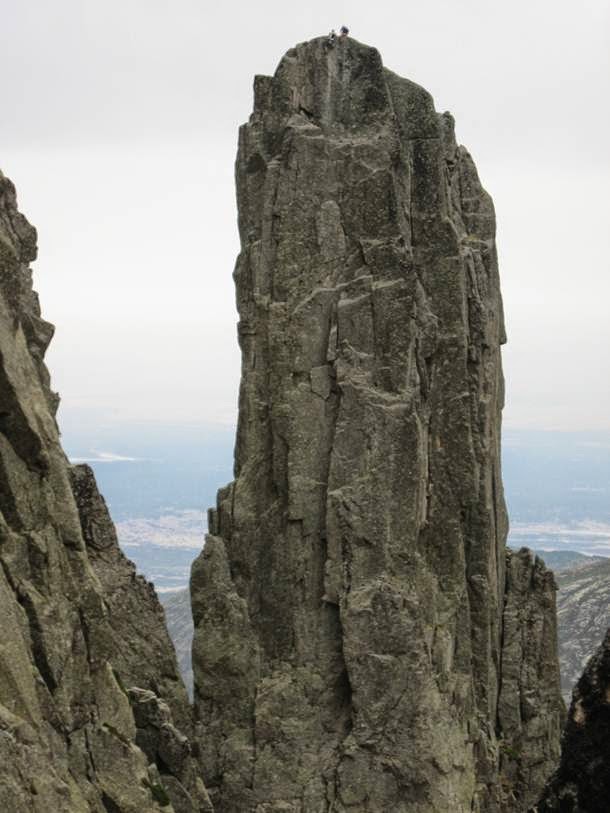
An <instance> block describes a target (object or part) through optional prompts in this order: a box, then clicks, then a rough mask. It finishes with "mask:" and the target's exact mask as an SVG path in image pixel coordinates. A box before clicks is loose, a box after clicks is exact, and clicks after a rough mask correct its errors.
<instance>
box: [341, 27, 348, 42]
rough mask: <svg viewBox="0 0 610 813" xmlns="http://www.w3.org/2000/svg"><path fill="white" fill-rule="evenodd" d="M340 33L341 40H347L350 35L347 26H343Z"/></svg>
mask: <svg viewBox="0 0 610 813" xmlns="http://www.w3.org/2000/svg"><path fill="white" fill-rule="evenodd" d="M339 31H340V33H341V39H345V38H346V37H347V35H348V34H349V28H348V27H347V26H346V25H342V26H341V28H340V29H339Z"/></svg>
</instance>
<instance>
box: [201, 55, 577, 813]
mask: <svg viewBox="0 0 610 813" xmlns="http://www.w3.org/2000/svg"><path fill="white" fill-rule="evenodd" d="M236 172H237V190H238V206H239V227H240V234H241V244H242V250H241V253H240V255H239V258H238V261H237V266H236V269H235V282H236V287H237V303H238V308H239V314H240V323H239V341H240V345H241V348H242V380H241V390H240V403H239V426H238V434H237V442H236V450H235V481H234V482H233V483H232V484H231V485H229V486H228V487H227V488H225V489H223V490H221V491H220V492H219V495H218V504H217V508H216V509H215V510H213V511H211V512H210V522H209V527H210V535H209V537H208V540H207V543H206V546H205V549H204V552H203V553H202V555H201V556H200V558H199V559H198V560H197V561H196V563H195V565H194V567H193V571H192V578H191V594H192V604H193V615H194V621H195V640H194V655H193V663H194V673H195V701H196V706H197V710H198V714H199V717H200V719H201V721H202V723H203V725H204V726H205V729H206V732H207V737H206V742H205V750H204V753H205V759H204V765H205V771H206V773H205V780H206V784H207V785H208V787H209V789H210V793H211V795H213V801H214V803H215V806H216V809H217V810H218V811H237V810H239V811H259V813H262V812H263V811H307V813H310V811H311V812H312V813H313V811H316V813H317V812H318V811H331V810H332V811H348V810H349V811H394V812H395V813H399V812H400V811H409V813H424V811H425V812H426V813H428V812H430V811H455V813H459V812H460V811H496V810H500V809H509V810H521V809H525V808H526V806H527V804H528V803H529V800H530V799H535V798H536V793H537V792H538V788H536V787H531V786H530V787H526V785H525V784H524V780H527V781H528V782H529V781H535V782H536V783H538V782H539V781H540V777H541V776H544V774H545V772H546V774H548V773H549V772H550V770H551V769H552V761H553V758H554V756H555V754H556V752H557V745H558V737H559V725H560V716H561V700H560V695H559V675H558V668H557V662H556V659H555V660H554V661H552V660H551V659H550V658H549V657H547V656H548V654H549V651H550V648H552V646H554V643H553V644H551V643H550V642H549V641H547V639H546V636H547V635H549V636H551V635H554V588H553V585H552V580H550V579H549V578H548V577H547V576H546V575H544V572H543V569H542V565H537V564H536V565H534V564H533V563H532V562H531V561H530V560H529V559H527V557H526V556H525V557H522V556H521V555H519V556H517V557H516V560H515V563H514V564H509V567H508V568H507V565H506V553H505V539H506V532H507V519H506V511H505V507H504V500H503V496H502V482H501V477H500V411H501V407H502V402H503V379H502V372H501V362H500V345H501V344H502V342H503V341H504V325H503V317H502V305H501V298H500V289H499V279H498V267H497V259H496V249H495V243H494V234H495V220H494V210H493V205H492V201H491V199H490V197H489V195H488V194H487V193H486V192H485V191H484V190H483V188H482V187H481V184H480V182H479V179H478V176H477V172H476V169H475V166H474V164H473V162H472V159H471V157H470V155H469V154H468V152H467V151H466V150H465V149H464V148H463V147H459V146H457V144H456V141H455V138H454V132H453V119H452V117H451V116H450V115H449V114H447V113H445V114H443V115H439V114H437V113H436V112H435V110H434V106H433V102H432V99H431V97H430V95H429V94H428V93H427V92H426V91H425V90H423V89H422V88H421V87H418V86H417V85H415V84H413V83H412V82H410V81H408V80H406V79H402V78H400V77H398V76H396V75H394V74H393V73H391V72H390V71H388V70H385V69H384V68H383V66H382V63H381V59H380V57H379V54H378V53H377V51H375V50H374V49H372V48H369V47H366V46H364V45H361V44H359V43H357V42H355V41H353V40H345V41H340V42H338V43H337V44H336V46H335V47H328V46H327V44H326V43H325V41H324V40H322V39H319V40H314V41H312V42H309V43H305V44H303V45H300V46H298V47H296V48H294V49H292V50H291V51H289V52H288V53H287V54H286V56H285V57H284V59H283V60H282V62H281V63H280V65H279V67H278V69H277V72H276V74H275V76H274V77H273V78H270V77H263V76H260V77H257V78H256V80H255V105H254V112H253V114H252V116H251V118H250V121H249V123H248V124H246V125H245V126H243V127H242V128H241V131H240V137H239V154H238V158H237V168H236ZM528 579H529V581H528ZM513 589H516V590H517V591H518V595H515V594H513ZM522 598H524V600H525V601H526V608H525V609H523V611H522V610H521V609H520V608H519V607H518V606H517V605H518V603H519V602H520V601H521V599H522ZM505 605H506V617H505V620H503V610H504V607H505ZM524 616H525V617H527V619H529V623H531V625H532V628H533V630H534V633H535V635H536V636H538V637H539V639H540V641H541V642H542V643H543V646H542V657H541V658H538V657H537V650H536V649H535V648H534V647H533V646H532V643H533V642H532V641H530V640H528V636H527V633H526V632H525V631H524V630H523V628H522V626H521V624H522V623H523V621H524ZM503 640H504V641H505V647H504V649H503V645H502V643H503ZM524 655H525V657H526V662H525V666H524V667H523V668H521V665H520V664H521V659H522V658H523V656H524ZM536 670H538V673H537V674H536ZM543 681H544V682H546V683H548V690H542V689H541V688H540V685H539V684H540V683H541V682H543ZM534 699H535V701H536V702H535V703H530V702H529V701H530V700H534ZM501 763H502V764H504V763H506V765H507V771H506V772H505V773H504V774H503V773H501ZM538 787H540V785H538ZM532 794H533V795H532Z"/></svg>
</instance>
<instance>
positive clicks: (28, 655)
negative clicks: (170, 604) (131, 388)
mask: <svg viewBox="0 0 610 813" xmlns="http://www.w3.org/2000/svg"><path fill="white" fill-rule="evenodd" d="M35 257H36V232H35V230H34V229H33V228H32V227H31V226H30V225H29V223H28V222H27V221H26V220H25V218H24V217H23V216H22V215H21V214H20V213H19V212H18V210H17V207H16V202H15V190H14V187H13V185H12V184H11V182H10V181H9V180H8V179H7V178H5V177H4V175H2V174H1V173H0V617H1V618H2V640H1V641H0V765H1V767H0V810H2V811H10V813H48V811H53V812H54V813H91V811H93V812H94V813H154V811H158V813H161V811H164V813H171V811H174V813H201V811H203V810H210V809H211V807H210V805H209V800H208V799H207V795H206V793H205V790H204V788H203V785H202V783H201V780H200V778H199V777H198V776H197V774H198V773H199V768H198V765H197V763H196V760H195V759H194V758H193V756H192V755H191V748H190V745H189V742H188V739H187V737H185V736H184V735H183V734H182V733H181V732H180V731H179V730H178V729H177V728H174V722H175V723H176V725H183V726H186V727H187V729H189V726H190V725H191V723H190V720H189V709H188V704H187V701H186V695H185V690H184V687H183V686H182V684H181V682H180V679H179V677H178V673H177V667H176V662H175V656H174V652H173V648H172V645H171V643H170V641H169V638H168V636H167V632H166V631H165V629H164V625H163V614H162V611H161V609H160V607H159V604H158V602H157V600H156V597H155V596H154V594H153V591H152V588H151V587H150V585H147V584H146V583H145V582H144V580H143V579H141V577H136V576H135V574H134V569H133V565H131V563H129V562H128V561H127V560H126V559H125V558H124V557H123V556H122V555H121V554H120V551H119V550H118V546H117V543H116V535H115V533H114V528H113V527H112V523H111V522H110V518H109V516H108V514H107V511H106V509H105V505H104V503H103V500H102V498H101V497H100V495H99V494H98V492H97V489H96V486H95V481H94V479H93V474H92V472H91V471H90V470H89V469H87V468H86V467H85V468H81V467H79V468H77V469H75V470H71V467H70V465H69V463H68V461H67V459H66V457H65V455H64V453H63V451H62V449H61V446H60V442H59V436H58V431H57V426H56V423H55V417H54V416H55V410H56V407H57V403H58V398H57V396H56V395H55V394H54V393H52V391H51V389H50V386H49V375H48V372H47V370H46V367H45V366H44V361H43V358H44V353H45V350H46V348H47V345H48V343H49V341H50V339H51V337H52V335H53V328H52V326H51V325H49V324H48V323H47V322H45V321H43V320H42V319H41V316H40V308H39V305H38V299H37V296H36V294H35V293H34V292H33V290H32V282H31V272H30V270H29V265H28V264H29V262H31V261H32V260H34V259H35ZM73 489H74V493H73ZM75 495H76V498H75ZM132 686H136V687H140V688H139V690H136V691H132V692H131V693H128V691H127V689H130V688H131V687H132ZM138 691H139V692H140V693H139V694H138ZM142 693H144V694H143V695H142ZM149 695H150V696H152V697H149ZM156 695H160V697H157V696H156ZM153 698H154V699H153ZM155 703H156V704H157V706H158V707H159V713H157V714H156V715H152V716H153V717H154V721H155V722H156V723H157V724H158V725H157V729H154V725H153V722H151V721H150V717H151V714H147V713H145V711H143V708H144V709H146V710H147V709H150V708H151V707H152V706H154V705H155ZM189 733H190V730H189Z"/></svg>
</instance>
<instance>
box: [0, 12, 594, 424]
mask: <svg viewBox="0 0 610 813" xmlns="http://www.w3.org/2000/svg"><path fill="white" fill-rule="evenodd" d="M0 10H1V18H0V19H1V26H0V63H1V64H0V83H1V85H2V88H1V98H2V104H1V106H0V167H1V168H2V170H3V171H4V172H5V174H7V175H8V176H9V177H11V178H12V179H13V181H14V182H15V184H16V185H17V189H18V194H19V201H20V206H21V209H22V211H23V212H24V213H25V214H26V215H27V216H28V217H29V219H30V220H31V222H32V223H33V224H34V225H36V227H37V228H38V231H39V249H40V253H39V260H38V261H37V262H36V264H35V266H34V270H35V282H36V287H37V289H38V291H39V293H40V295H41V300H42V305H43V311H44V315H45V316H46V318H48V319H49V320H50V321H52V322H54V323H55V324H56V325H57V334H56V337H55V339H54V341H53V344H52V346H51V349H50V351H49V353H48V357H47V359H48V364H49V366H50V368H51V372H52V375H53V382H54V386H55V387H56V388H57V389H58V390H59V391H60V392H61V394H62V398H63V404H64V409H65V413H64V414H65V415H66V416H67V415H68V414H69V413H70V411H73V410H77V409H86V410H88V409H91V410H95V412H96V414H104V415H106V416H109V417H113V418H117V419H120V418H134V417H137V418H139V419H143V420H188V421H194V420H199V421H208V422H211V423H214V422H222V423H230V422H232V421H233V420H234V418H235V412H236V401H237V382H238V378H239V354H238V349H237V342H236V338H235V322H236V314H235V310H234V296H233V283H232V278H231V273H232V270H233V264H234V260H235V255H236V253H237V248H238V243H237V229H236V212H235V201H234V190H233V162H234V157H235V147H236V140H237V127H238V125H239V124H240V123H241V122H242V121H244V120H246V119H247V117H248V115H249V113H250V109H251V86H252V77H253V75H254V74H255V73H271V72H273V70H274V69H275V66H276V64H277V62H278V61H279V59H280V57H281V56H282V54H283V53H284V52H285V51H286V50H287V49H288V48H289V47H291V46H292V45H293V44H295V43H296V42H299V41H302V40H305V39H308V38H310V37H312V36H317V35H319V34H321V33H325V32H326V31H328V30H329V29H330V28H331V27H335V28H337V27H338V26H340V25H341V24H342V23H344V22H345V23H346V24H347V25H349V26H350V28H351V30H352V33H353V35H354V36H355V37H356V38H358V39H360V40H362V41H363V42H367V43H369V44H371V45H374V46H376V47H377V48H378V49H379V50H380V52H381V54H382V57H383V60H384V63H385V64H386V65H387V66H388V67H390V68H392V69H393V70H394V71H396V72H398V73H400V74H402V75H404V76H408V77H409V78H411V79H413V80H414V81H416V82H419V83H420V84H422V85H424V87H426V88H427V89H428V90H430V91H431V93H432V94H433V96H434V98H435V101H436V105H437V109H438V110H441V111H442V110H445V109H448V110H451V112H452V113H453V114H454V115H455V117H456V122H457V135H458V139H459V140H460V141H461V142H462V143H463V144H465V145H466V146H467V147H468V148H469V150H470V151H471V153H472V155H473V157H474V159H475V161H476V163H477V166H478V168H479V173H480V175H481V179H482V181H483V183H484V185H485V186H486V188H487V189H488V191H489V192H490V193H491V194H492V196H493V197H494V200H495V204H496V210H497V215H498V247H499V254H500V272H501V275H502V282H503V291H504V300H505V308H506V314H507V323H508V333H509V344H508V346H507V348H506V350H505V355H504V359H505V371H506V377H507V407H506V410H505V424H506V425H508V426H511V427H534V428H549V429H550V428H555V429H556V428H564V429H580V428H582V429H585V428H586V429H597V428H605V429H608V428H610V375H609V373H610V362H609V361H608V356H607V353H608V349H609V347H610V319H609V318H608V307H609V303H610V275H609V271H610V269H609V264H610V261H609V257H610V238H609V234H610V229H609V219H610V215H609V207H608V189H610V152H609V149H608V145H609V144H610V117H609V109H610V106H609V105H608V98H609V95H610V94H609V90H610V89H609V77H610V56H609V55H610V4H609V2H608V0H580V2H578V3H576V2H567V0H528V2H525V0H513V2H506V0H502V2H497V0H463V2H460V3H457V2H455V0H426V2H422V0H420V2H417V3H413V2H404V3H400V4H399V3H393V2H384V0H375V2H370V1H369V2H362V0H353V1H352V2H349V3H348V2H328V0H309V1H308V2H307V3H299V4H296V3H291V2H279V1H278V0H267V2H265V0H259V2H255V3H242V4H238V3H235V2H225V3H210V2H207V1H206V0H199V2H194V0H54V2H52V3H51V2H48V0H19V2H15V0H0ZM65 420H67V418H65Z"/></svg>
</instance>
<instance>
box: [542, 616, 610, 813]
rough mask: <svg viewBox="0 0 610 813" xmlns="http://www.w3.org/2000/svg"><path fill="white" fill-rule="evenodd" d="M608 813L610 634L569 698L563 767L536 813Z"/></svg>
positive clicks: (609, 782) (552, 781)
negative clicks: (570, 698) (570, 702)
mask: <svg viewBox="0 0 610 813" xmlns="http://www.w3.org/2000/svg"><path fill="white" fill-rule="evenodd" d="M609 808H610V630H608V631H607V633H606V637H605V638H604V641H603V643H602V644H601V646H600V647H599V649H598V650H597V652H596V653H595V655H594V656H593V657H592V658H591V660H590V661H589V663H588V664H587V667H586V669H585V671H584V673H583V675H582V677H581V678H580V680H579V681H578V683H577V685H576V688H575V689H574V692H573V695H572V704H571V706H570V712H569V715H568V722H567V724H566V727H565V730H564V732H563V736H562V743H561V762H560V765H559V768H558V770H557V772H556V774H555V775H554V776H553V777H552V779H551V781H550V782H549V785H548V787H547V788H545V792H544V794H543V797H542V801H541V802H540V803H539V805H538V806H537V807H536V811H537V813H607V811H608V809H609Z"/></svg>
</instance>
